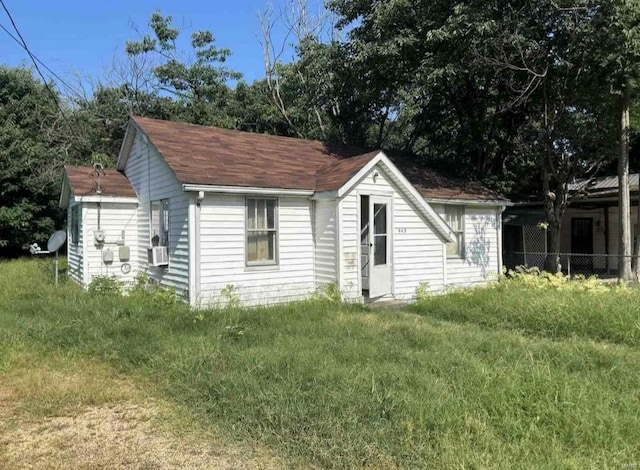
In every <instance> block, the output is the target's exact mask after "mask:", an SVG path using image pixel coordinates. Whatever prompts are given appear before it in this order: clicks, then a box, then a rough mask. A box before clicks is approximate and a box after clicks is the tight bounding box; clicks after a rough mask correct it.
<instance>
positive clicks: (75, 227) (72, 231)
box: [69, 204, 82, 245]
mask: <svg viewBox="0 0 640 470" xmlns="http://www.w3.org/2000/svg"><path fill="white" fill-rule="evenodd" d="M81 205H82V204H74V205H73V206H71V207H70V210H69V238H70V239H71V244H72V245H78V244H79V243H80V219H81V214H82V211H81ZM74 213H75V221H74ZM74 222H75V223H74Z"/></svg>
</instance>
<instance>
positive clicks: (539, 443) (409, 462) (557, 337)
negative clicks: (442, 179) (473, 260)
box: [0, 261, 640, 468]
mask: <svg viewBox="0 0 640 470" xmlns="http://www.w3.org/2000/svg"><path fill="white" fill-rule="evenodd" d="M527 282H529V281H528V280H527V281H518V280H516V281H513V282H508V283H500V284H497V285H496V286H494V287H491V288H489V289H485V290H473V291H469V292H454V293H451V294H448V295H446V296H441V297H432V298H424V299H423V301H422V302H421V303H420V305H417V306H415V307H413V309H414V311H415V312H417V313H418V314H416V313H404V312H397V311H394V312H385V311H375V312H374V311H368V310H366V309H364V308H363V307H360V306H349V305H341V304H336V303H335V302H327V301H320V300H316V301H310V302H303V303H295V304H291V305H287V306H283V307H277V308H269V309H253V310H243V309H239V308H229V309H223V310H219V311H199V312H194V311H191V310H189V309H188V308H187V307H186V306H185V305H183V304H180V303H177V304H161V303H150V302H149V301H148V299H146V298H145V297H140V298H136V297H135V296H130V297H121V296H119V295H101V296H92V295H89V294H87V293H86V292H84V291H82V290H81V289H79V288H78V287H77V286H75V285H73V284H72V283H66V284H63V285H61V286H60V288H58V289H55V288H54V287H53V285H52V282H51V279H49V277H48V276H47V277H44V276H43V274H42V270H38V268H37V265H36V264H34V263H33V262H25V261H14V262H5V263H0V286H2V290H0V381H1V379H2V374H5V373H9V372H10V371H12V370H15V368H18V367H23V364H24V363H23V362H21V361H19V360H17V359H16V358H18V357H20V355H21V354H26V353H27V352H28V353H29V354H31V355H40V356H41V357H42V358H43V360H44V358H46V357H60V358H66V357H80V358H84V359H85V360H92V361H95V362H96V363H107V364H109V365H110V366H112V367H114V368H116V369H117V370H118V371H119V372H120V373H122V374H125V375H127V376H129V377H130V378H132V379H133V380H139V381H140V382H141V383H144V384H145V385H146V386H147V387H148V389H149V393H150V394H157V395H158V396H162V397H164V398H168V399H169V400H172V401H173V402H175V403H176V404H179V405H181V407H182V408H183V409H185V410H186V411H185V412H187V413H190V414H192V415H193V422H194V423H195V422H197V423H198V425H203V424H204V425H206V426H208V427H210V428H214V429H216V430H218V431H219V432H220V433H222V434H223V435H225V436H227V437H228V438H229V439H235V440H239V441H240V440H241V441H245V442H246V441H249V442H251V441H253V442H258V443H260V444H264V445H267V446H268V447H270V448H271V449H273V450H274V451H276V452H278V453H280V454H281V455H283V456H285V457H286V458H287V459H288V460H289V462H290V465H291V466H294V467H308V466H312V465H316V466H319V467H322V468H336V467H339V468H344V467H363V466H373V467H377V468H393V467H401V468H451V467H456V468H468V467H472V468H487V467H502V468H506V467H509V468H511V467H548V468H551V467H553V468H555V467H569V468H582V467H587V468H590V467H623V466H625V465H633V464H636V463H637V462H639V461H640V449H639V448H638V446H637V443H638V442H640V401H639V400H638V390H640V374H638V372H637V365H638V364H640V347H639V346H640V345H639V343H638V321H639V320H638V318H640V317H639V316H638V315H637V305H640V303H639V301H640V294H639V293H638V292H637V291H635V290H617V289H610V290H607V291H602V290H601V289H599V288H598V289H594V290H593V291H591V290H589V289H584V288H574V286H573V285H572V286H570V287H567V288H566V289H565V288H562V289H560V288H557V287H552V286H548V285H547V286H544V285H535V286H532V285H528V284H527ZM536 282H537V281H536ZM634 312H636V316H635V318H634V317H633V315H634ZM592 324H593V325H592ZM114 386H115V385H114ZM0 451H1V449H0ZM0 454H1V452H0ZM0 457H1V455H0Z"/></svg>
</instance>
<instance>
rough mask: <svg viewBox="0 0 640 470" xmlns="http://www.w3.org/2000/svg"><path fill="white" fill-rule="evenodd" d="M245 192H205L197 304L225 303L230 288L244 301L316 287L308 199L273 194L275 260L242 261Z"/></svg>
mask: <svg viewBox="0 0 640 470" xmlns="http://www.w3.org/2000/svg"><path fill="white" fill-rule="evenodd" d="M245 214H246V209H245V197H244V196H243V195H223V194H208V195H206V196H205V198H204V200H203V201H202V203H201V207H200V223H199V225H200V235H199V236H200V254H199V257H200V259H199V266H200V299H197V300H196V304H198V305H199V306H212V307H216V306H225V305H228V303H229V301H230V300H231V299H230V296H228V295H225V293H224V289H225V288H227V286H233V288H232V290H233V292H234V294H233V295H232V296H235V295H237V296H238V299H239V301H240V302H241V304H242V305H244V306H256V305H269V304H277V303H284V302H290V301H294V300H301V299H305V298H308V297H309V295H310V294H311V293H313V292H314V290H315V287H316V285H315V275H314V246H313V230H312V227H313V224H312V201H311V200H310V199H308V198H297V197H279V198H278V216H277V219H278V220H277V227H278V235H277V236H278V264H277V266H259V267H247V266H246V261H245V260H246V258H245V256H246V255H245V217H246V216H245Z"/></svg>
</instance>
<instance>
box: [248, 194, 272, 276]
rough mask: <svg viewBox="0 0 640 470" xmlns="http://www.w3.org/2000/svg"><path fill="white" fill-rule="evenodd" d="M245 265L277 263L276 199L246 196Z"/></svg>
mask: <svg viewBox="0 0 640 470" xmlns="http://www.w3.org/2000/svg"><path fill="white" fill-rule="evenodd" d="M246 205H247V222H246V227H247V229H246V231H247V233H246V253H247V265H250V266H251V265H264V264H267V265H268V264H277V263H278V253H277V251H278V221H277V217H278V200H277V199H273V198H249V197H248V198H247V199H246Z"/></svg>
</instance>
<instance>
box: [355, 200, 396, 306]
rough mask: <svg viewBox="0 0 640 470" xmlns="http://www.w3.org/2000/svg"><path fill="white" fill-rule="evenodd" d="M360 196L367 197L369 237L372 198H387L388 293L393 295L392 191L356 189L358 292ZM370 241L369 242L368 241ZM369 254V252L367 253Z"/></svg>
mask: <svg viewBox="0 0 640 470" xmlns="http://www.w3.org/2000/svg"><path fill="white" fill-rule="evenodd" d="M361 196H368V197H369V212H370V213H369V218H370V219H369V223H370V224H371V225H370V228H369V237H371V235H372V233H373V224H372V221H371V216H372V213H371V208H372V205H373V199H374V198H385V199H387V201H388V202H387V207H388V210H389V211H390V212H389V214H387V216H388V217H387V230H388V234H387V257H388V263H389V269H390V275H389V284H390V286H389V289H390V292H389V294H388V295H390V296H394V295H395V263H394V249H393V247H394V237H393V233H394V230H395V228H394V227H395V217H394V214H395V209H394V197H393V196H394V193H393V192H392V191H375V190H373V191H356V198H357V203H356V207H357V211H356V217H357V220H356V224H357V227H358V229H357V234H358V237H357V262H358V292H359V293H360V295H362V257H361V255H362V253H361V249H360V217H361V207H362V206H361V204H362V201H361ZM370 243H371V242H370ZM369 256H371V252H370V253H369ZM372 265H373V264H372V261H371V260H369V269H371V266H372ZM369 288H371V274H369ZM369 298H371V297H369Z"/></svg>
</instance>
